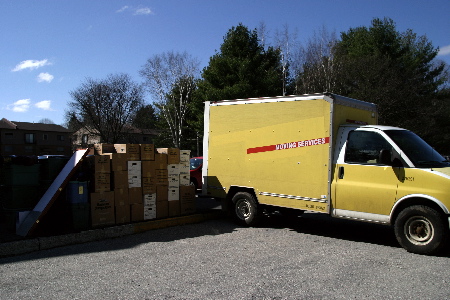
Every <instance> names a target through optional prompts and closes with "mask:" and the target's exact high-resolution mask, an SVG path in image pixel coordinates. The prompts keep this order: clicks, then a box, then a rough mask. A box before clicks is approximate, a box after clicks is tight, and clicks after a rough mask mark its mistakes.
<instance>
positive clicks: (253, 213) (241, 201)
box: [232, 192, 261, 226]
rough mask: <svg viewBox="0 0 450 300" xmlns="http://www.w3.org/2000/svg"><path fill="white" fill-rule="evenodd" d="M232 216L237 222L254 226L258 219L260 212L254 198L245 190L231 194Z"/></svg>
mask: <svg viewBox="0 0 450 300" xmlns="http://www.w3.org/2000/svg"><path fill="white" fill-rule="evenodd" d="M232 201H233V204H234V217H235V219H236V221H237V222H238V223H239V224H242V225H247V226H254V225H256V224H257V223H258V222H259V220H260V216H261V213H260V211H259V209H258V204H257V202H256V200H255V198H254V197H253V196H252V195H251V194H249V193H247V192H239V193H236V194H235V195H234V196H233V199H232Z"/></svg>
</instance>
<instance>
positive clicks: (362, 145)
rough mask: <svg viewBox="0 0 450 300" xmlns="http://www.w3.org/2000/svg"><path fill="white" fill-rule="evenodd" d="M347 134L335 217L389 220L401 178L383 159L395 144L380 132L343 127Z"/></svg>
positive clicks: (337, 182)
mask: <svg viewBox="0 0 450 300" xmlns="http://www.w3.org/2000/svg"><path fill="white" fill-rule="evenodd" d="M345 137H347V139H346V142H345V144H344V146H343V148H342V149H341V152H340V154H339V157H338V160H337V163H336V170H335V177H334V180H333V185H334V186H333V190H334V192H335V194H334V199H333V205H334V209H335V210H334V211H333V214H334V215H335V216H345V217H352V218H358V219H366V220H371V221H381V222H388V218H387V217H386V216H389V214H390V211H391V208H392V206H393V204H394V202H395V199H396V191H397V185H398V182H399V180H398V178H397V175H396V173H395V172H394V168H392V166H390V165H389V163H386V160H384V159H383V155H385V154H386V153H387V152H388V151H389V156H390V153H391V152H392V151H393V149H392V148H393V147H392V145H391V144H390V143H389V142H388V141H387V140H386V139H385V138H384V137H383V136H382V135H381V134H380V133H379V132H377V131H375V130H373V131H372V130H371V129H370V128H365V129H364V130H358V129H354V130H350V129H347V130H344V132H343V133H342V135H341V138H344V139H345Z"/></svg>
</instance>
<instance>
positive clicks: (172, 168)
mask: <svg viewBox="0 0 450 300" xmlns="http://www.w3.org/2000/svg"><path fill="white" fill-rule="evenodd" d="M167 172H168V174H169V175H180V164H170V165H167Z"/></svg>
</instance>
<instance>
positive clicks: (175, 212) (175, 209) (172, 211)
mask: <svg viewBox="0 0 450 300" xmlns="http://www.w3.org/2000/svg"><path fill="white" fill-rule="evenodd" d="M180 215H181V206H180V200H176V201H169V217H177V216H180Z"/></svg>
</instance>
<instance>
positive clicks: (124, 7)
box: [116, 5, 129, 13]
mask: <svg viewBox="0 0 450 300" xmlns="http://www.w3.org/2000/svg"><path fill="white" fill-rule="evenodd" d="M128 8H129V7H128V6H126V5H125V6H123V7H122V8H121V9H118V10H116V13H121V12H124V11H126V10H127V9H128Z"/></svg>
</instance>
